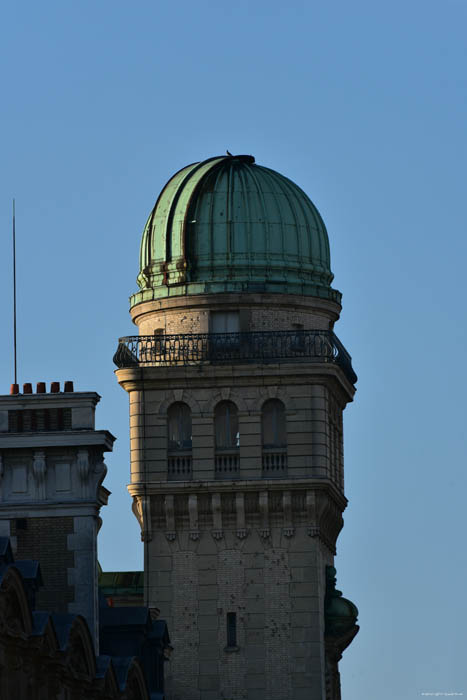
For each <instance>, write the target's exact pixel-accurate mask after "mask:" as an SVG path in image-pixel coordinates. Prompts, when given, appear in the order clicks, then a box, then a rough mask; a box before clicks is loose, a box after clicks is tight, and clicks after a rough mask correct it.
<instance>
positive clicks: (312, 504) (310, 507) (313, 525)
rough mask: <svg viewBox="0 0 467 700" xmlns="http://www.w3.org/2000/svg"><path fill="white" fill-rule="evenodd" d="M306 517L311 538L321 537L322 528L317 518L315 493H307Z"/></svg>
mask: <svg viewBox="0 0 467 700" xmlns="http://www.w3.org/2000/svg"><path fill="white" fill-rule="evenodd" d="M306 517H307V520H308V530H307V532H308V535H309V536H310V537H319V534H320V528H319V525H318V523H317V517H316V497H315V492H314V491H307V492H306Z"/></svg>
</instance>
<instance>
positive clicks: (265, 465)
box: [114, 156, 358, 700]
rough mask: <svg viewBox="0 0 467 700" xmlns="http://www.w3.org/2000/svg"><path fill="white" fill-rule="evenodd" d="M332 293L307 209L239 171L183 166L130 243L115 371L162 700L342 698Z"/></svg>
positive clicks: (342, 359) (285, 190)
mask: <svg viewBox="0 0 467 700" xmlns="http://www.w3.org/2000/svg"><path fill="white" fill-rule="evenodd" d="M332 278H333V275H332V273H331V270H330V256H329V243H328V237H327V232H326V228H325V225H324V223H323V220H322V218H321V216H320V214H319V212H318V211H317V209H316V208H315V206H314V205H313V204H312V202H311V201H310V200H309V198H308V197H307V196H306V195H305V193H304V192H303V191H302V190H301V189H300V188H299V187H297V185H295V184H294V183H293V182H291V181H290V180H288V179H287V178H286V177H284V176H282V175H280V174H279V173H277V172H275V171H273V170H270V169H268V168H265V167H263V166H259V165H256V164H255V161H254V158H253V157H252V156H226V157H218V158H211V159H209V160H206V161H204V162H201V163H195V164H193V165H189V166H187V167H186V168H183V169H182V170H180V171H179V172H178V173H176V174H175V175H174V176H173V177H172V178H171V179H170V180H169V182H168V183H167V185H166V186H165V187H164V189H163V190H162V192H161V194H160V195H159V198H158V200H157V202H156V204H155V206H154V209H153V210H152V212H151V214H150V216H149V219H148V222H147V224H146V227H145V229H144V233H143V239H142V244H141V255H140V274H139V276H138V284H139V287H140V291H139V292H138V293H136V294H135V295H134V296H133V297H131V315H132V319H133V321H134V323H135V324H136V325H137V326H138V329H139V335H138V336H132V337H129V338H121V339H120V342H119V346H118V349H117V352H116V355H115V357H114V361H115V363H116V365H117V367H118V370H117V372H116V374H117V378H118V381H119V383H120V385H121V386H122V387H123V388H124V389H125V390H126V391H127V392H128V394H129V401H130V436H131V483H130V485H129V491H130V493H131V495H132V496H133V510H134V513H135V515H136V517H137V518H138V520H139V523H140V526H141V535H142V539H143V541H144V543H145V591H146V597H147V600H146V604H148V605H149V606H151V607H155V606H158V607H159V608H160V609H161V615H162V616H163V617H164V619H166V620H167V621H168V625H169V627H170V629H171V633H172V641H173V644H174V648H175V651H174V655H173V660H172V662H171V667H172V668H171V675H172V690H171V695H170V697H171V698H173V700H221V699H224V700H243V699H247V700H302V699H304V698H307V700H310V699H313V700H325V699H327V700H336V699H337V698H339V697H340V695H339V677H338V670H337V662H338V660H339V658H340V655H341V653H342V651H343V649H344V648H345V646H347V644H349V643H350V641H351V639H352V638H353V636H354V635H355V633H356V631H357V629H358V628H357V627H356V625H355V620H356V608H355V606H353V605H352V604H351V603H350V602H349V601H345V599H343V598H341V597H340V596H341V594H340V592H339V591H336V590H335V587H334V583H335V579H334V578H333V575H332V572H333V569H332V568H331V567H332V566H333V557H334V554H335V546H336V539H337V536H338V534H339V531H340V529H341V528H342V524H343V521H342V512H343V510H344V509H345V507H346V503H347V501H346V498H345V496H344V473H343V443H342V412H343V409H344V407H345V405H346V404H347V402H349V401H351V400H352V398H353V395H354V391H355V390H354V384H355V382H356V376H355V374H354V372H353V370H352V366H351V360H350V356H349V355H348V353H347V352H346V350H345V349H344V347H343V346H342V344H341V343H340V341H339V340H338V338H337V337H336V336H335V334H334V331H333V328H334V323H335V322H336V321H337V320H338V318H339V313H340V310H341V305H340V301H341V295H340V293H339V292H338V291H336V290H334V289H333V288H332V287H331V281H332ZM327 581H328V583H326V582H327ZM336 611H337V612H336Z"/></svg>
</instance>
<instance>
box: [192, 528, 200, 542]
mask: <svg viewBox="0 0 467 700" xmlns="http://www.w3.org/2000/svg"><path fill="white" fill-rule="evenodd" d="M190 540H193V541H194V542H196V540H199V530H191V532H190Z"/></svg>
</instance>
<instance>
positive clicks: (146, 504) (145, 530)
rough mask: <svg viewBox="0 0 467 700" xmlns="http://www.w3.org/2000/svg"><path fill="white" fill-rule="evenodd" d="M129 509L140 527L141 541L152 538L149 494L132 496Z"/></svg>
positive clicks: (148, 540)
mask: <svg viewBox="0 0 467 700" xmlns="http://www.w3.org/2000/svg"><path fill="white" fill-rule="evenodd" d="M131 509H132V511H133V513H134V514H135V516H136V519H137V521H138V522H139V526H140V528H141V541H142V542H150V541H151V540H152V523H151V500H150V496H133V504H132V506H131Z"/></svg>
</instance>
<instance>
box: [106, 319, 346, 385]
mask: <svg viewBox="0 0 467 700" xmlns="http://www.w3.org/2000/svg"><path fill="white" fill-rule="evenodd" d="M113 361H114V363H115V364H116V365H117V367H118V368H119V369H123V368H125V367H138V366H140V365H152V366H163V367H167V366H172V365H197V364H200V363H207V362H209V363H212V364H230V363H238V362H281V361H286V362H317V363H324V362H330V363H334V364H336V365H339V367H342V369H343V370H344V372H345V374H346V376H347V378H348V379H349V380H350V381H351V382H352V384H355V382H356V381H357V375H356V374H355V372H354V371H353V369H352V360H351V357H350V355H349V353H348V352H347V350H346V349H345V348H344V346H343V345H342V343H341V342H340V340H339V339H338V338H337V336H336V335H335V334H334V333H333V332H332V331H324V330H314V331H300V330H298V331H293V330H292V331H254V332H248V333H179V334H176V335H131V336H127V337H125V338H120V339H119V341H118V348H117V351H116V353H115V355H114V358H113Z"/></svg>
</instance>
